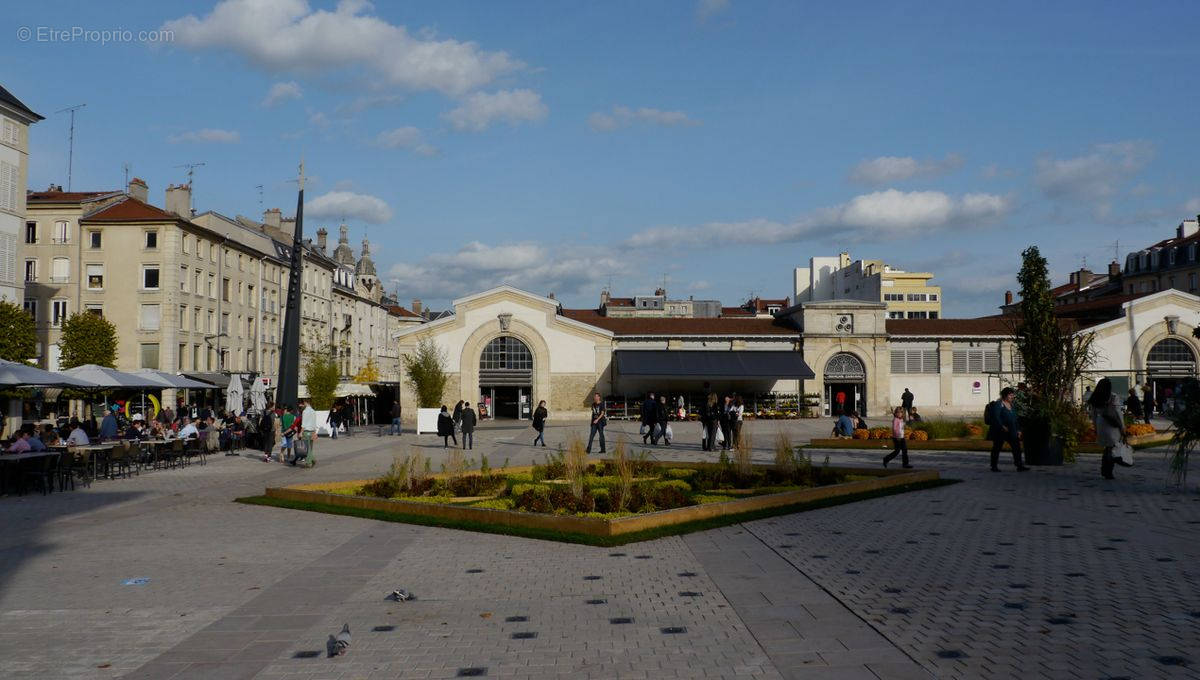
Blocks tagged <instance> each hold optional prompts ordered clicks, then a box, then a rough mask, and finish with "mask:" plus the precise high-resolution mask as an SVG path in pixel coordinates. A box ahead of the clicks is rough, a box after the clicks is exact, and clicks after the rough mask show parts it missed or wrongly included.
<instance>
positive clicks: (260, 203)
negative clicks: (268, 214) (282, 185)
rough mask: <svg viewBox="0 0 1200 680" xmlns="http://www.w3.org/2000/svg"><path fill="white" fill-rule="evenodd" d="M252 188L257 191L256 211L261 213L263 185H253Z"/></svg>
mask: <svg viewBox="0 0 1200 680" xmlns="http://www.w3.org/2000/svg"><path fill="white" fill-rule="evenodd" d="M254 188H255V189H257V190H258V211H259V212H262V191H263V185H261V184H255V185H254Z"/></svg>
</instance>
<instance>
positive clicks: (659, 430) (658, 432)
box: [650, 423, 663, 439]
mask: <svg viewBox="0 0 1200 680" xmlns="http://www.w3.org/2000/svg"><path fill="white" fill-rule="evenodd" d="M662 435H663V426H662V423H655V425H654V434H652V435H650V436H652V437H654V438H655V439H658V438H659V437H661V436H662Z"/></svg>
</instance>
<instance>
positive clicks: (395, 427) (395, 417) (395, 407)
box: [392, 399, 404, 434]
mask: <svg viewBox="0 0 1200 680" xmlns="http://www.w3.org/2000/svg"><path fill="white" fill-rule="evenodd" d="M392 434H404V430H403V429H402V428H401V427H400V400H399V399H397V400H396V401H394V402H392Z"/></svg>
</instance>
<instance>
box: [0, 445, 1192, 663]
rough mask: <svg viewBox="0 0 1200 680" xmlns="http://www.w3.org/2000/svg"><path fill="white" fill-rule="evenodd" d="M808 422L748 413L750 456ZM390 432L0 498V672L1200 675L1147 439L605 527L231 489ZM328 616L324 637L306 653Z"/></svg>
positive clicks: (1183, 506) (281, 476)
mask: <svg viewBox="0 0 1200 680" xmlns="http://www.w3.org/2000/svg"><path fill="white" fill-rule="evenodd" d="M826 425H827V424H826V423H824V422H820V423H801V424H787V425H780V424H778V423H771V424H768V423H755V424H753V426H755V434H756V436H757V438H758V441H760V447H762V450H760V451H756V456H755V457H756V459H759V460H763V461H766V460H769V459H770V452H769V451H768V450H766V448H765V447H766V446H768V445H769V440H770V438H771V436H772V435H773V433H774V432H775V431H776V430H778V429H780V428H784V429H787V430H788V431H790V432H791V433H792V435H793V436H794V437H796V439H797V440H800V439H803V438H806V437H807V436H812V435H813V434H823V431H824V430H825V429H827V428H826ZM689 428H690V426H689V425H683V426H680V427H679V428H677V429H678V430H679V432H677V442H679V443H681V444H682V443H683V442H686V441H688V440H689V438H694V437H698V431H697V432H691V431H690V429H689ZM622 429H624V430H625V431H626V432H627V434H626V435H625V436H627V437H629V439H630V440H633V439H634V438H636V426H635V425H632V424H627V423H621V424H614V427H612V428H610V432H612V433H613V435H614V436H619V431H620V430H622ZM571 431H578V430H573V428H567V427H560V428H554V429H552V431H551V434H550V439H551V441H552V442H554V441H564V440H565V439H566V436H567V435H568V433H569V432H571ZM527 434H529V431H528V429H527V428H521V427H519V426H518V427H511V426H510V427H509V428H485V429H484V430H482V431H481V433H480V435H479V442H478V443H477V446H476V450H475V452H474V453H475V455H476V456H478V455H479V454H480V453H487V454H488V455H489V458H490V459H491V463H492V465H493V466H496V465H499V464H500V463H502V462H503V459H504V458H509V459H510V463H511V464H514V465H515V464H523V463H527V462H530V461H531V460H534V459H535V458H540V457H541V456H542V455H543V450H541V449H537V450H535V449H533V448H532V447H529V446H528V445H527V442H525V439H527V438H528V439H531V437H527V436H526V435H527ZM693 436H694V437H693ZM403 440H404V441H405V444H404V445H403V446H398V444H399V443H400V442H399V441H398V440H396V439H393V438H378V437H375V436H373V435H372V436H358V437H354V438H350V439H342V440H339V441H338V442H336V443H330V442H326V441H324V440H323V441H322V442H321V444H322V448H321V450H320V453H321V455H320V460H321V465H319V466H318V467H317V468H316V469H314V470H306V471H301V470H296V469H293V468H288V467H284V466H280V465H278V464H272V465H268V464H265V463H262V462H261V461H260V460H255V459H254V458H253V457H252V456H245V457H216V458H211V459H210V463H209V465H207V466H203V467H198V466H193V467H190V468H186V469H181V470H170V471H157V472H151V473H146V474H143V475H142V476H140V477H136V478H134V479H129V480H116V481H100V482H97V483H96V484H94V485H93V486H92V488H91V489H88V490H81V491H77V492H74V493H65V494H57V493H56V494H52V495H50V496H47V497H41V496H25V497H18V498H0V520H2V522H0V525H2V526H3V527H4V531H3V532H2V533H0V659H3V661H2V662H0V677H5V678H34V677H37V678H68V677H80V678H83V677H87V678H92V677H95V678H117V677H131V678H175V679H179V678H199V677H211V678H241V677H244V678H250V677H257V678H270V679H275V680H282V679H283V678H376V677H379V678H384V677H387V678H396V677H402V678H408V677H419V678H439V677H456V676H457V675H458V674H459V672H460V671H468V672H469V671H471V669H484V668H486V671H482V672H486V676H485V677H512V678H542V677H596V678H613V677H622V678H624V677H628V678H659V677H687V678H691V677H697V678H699V677H731V678H738V677H767V678H779V677H787V678H897V679H904V678H918V677H931V676H932V677H946V678H959V677H961V678H976V677H983V678H992V677H995V678H1000V677H1012V678H1039V677H1045V678H1117V677H1129V678H1160V677H1162V678H1168V677H1169V678H1191V677H1200V673H1198V670H1197V669H1198V668H1200V589H1197V588H1196V587H1195V585H1194V584H1195V581H1196V577H1197V575H1198V574H1197V566H1196V565H1197V564H1200V542H1198V541H1197V539H1198V538H1200V496H1198V495H1197V494H1195V493H1194V492H1193V493H1188V494H1180V493H1177V492H1173V491H1167V490H1166V489H1165V487H1164V476H1163V471H1164V469H1165V466H1164V464H1163V463H1162V461H1161V454H1143V455H1142V457H1141V460H1140V461H1139V467H1138V468H1135V469H1133V470H1125V469H1118V475H1119V479H1118V480H1117V481H1116V482H1108V483H1104V482H1102V480H1100V478H1099V474H1098V469H1097V468H1098V466H1099V463H1098V460H1097V459H1096V457H1094V456H1084V457H1083V460H1082V462H1081V463H1080V464H1079V465H1075V466H1066V467H1062V468H1051V469H1038V470H1035V471H1034V472H1031V473H1026V474H1021V475H1018V474H1016V473H1014V472H1011V468H1009V471H1006V472H1005V473H1003V474H998V475H997V474H991V473H988V472H987V471H986V461H985V460H984V457H983V456H981V455H975V454H953V453H936V454H933V453H930V454H922V453H915V454H914V462H915V463H916V464H917V465H930V466H934V467H937V468H938V469H940V470H942V472H943V476H947V477H953V478H958V479H963V480H964V483H961V484H957V485H953V486H948V487H943V488H939V489H935V490H929V491H923V492H919V493H914V494H907V495H901V496H893V497H887V498H881V499H876V500H872V501H867V502H862V503H857V504H853V505H845V506H838V507H834V508H827V509H824V510H818V511H812V512H808V513H802V514H797V515H790V516H784V517H778V518H773V519H767V520H760V521H756V522H750V523H746V524H743V525H738V526H733V527H727V528H724V529H719V530H714V531H709V532H703V533H700V534H693V535H691V536H687V537H677V538H668V539H661V540H657V541H651V542H646V543H641V544H635V545H630V546H625V547H622V548H616V549H607V548H591V547H585V546H573V545H565V544H557V543H548V542H543V541H533V540H527V539H519V538H512V537H503V536H492V535H484V534H472V533H464V532H458V531H451V530H442V529H432V528H425V527H413V526H407V525H400V524H389V523H381V522H372V521H366V520H360V519H355V518H348V517H336V516H330V515H321V514H314V513H296V512H290V511H284V510H279V509H275V508H263V507H251V506H244V505H239V504H234V503H231V502H230V501H231V500H232V499H233V498H235V497H237V496H241V495H249V494H253V493H260V492H261V490H262V488H263V487H264V486H269V485H279V484H287V483H294V482H297V481H321V480H326V479H346V478H354V477H368V476H371V475H374V474H377V473H378V472H379V471H380V470H382V469H383V468H384V467H386V465H387V464H388V462H389V461H390V459H391V457H392V456H393V455H394V454H396V453H402V452H403V451H404V450H405V447H407V446H409V445H411V444H412V442H413V437H412V436H411V434H410V435H405V437H404V438H403ZM419 446H420V447H421V450H422V452H424V453H426V454H427V455H430V456H431V457H433V458H434V460H435V466H436V464H437V463H438V462H439V461H440V460H441V456H442V453H441V449H440V442H439V441H435V440H434V438H433V437H423V438H421V440H420V444H419ZM697 448H698V447H697V446H695V445H694V444H692V445H687V446H677V447H673V448H672V449H669V450H668V449H655V450H653V453H654V455H656V456H657V457H660V458H678V459H693V460H694V459H699V458H700V457H701V454H700V452H699V451H698V450H697ZM824 455H825V454H824V453H823V452H816V453H815V454H814V457H815V458H816V459H817V462H818V463H819V462H820V459H821V458H823V457H824ZM829 455H830V456H831V458H832V460H833V462H858V463H862V464H871V465H874V464H877V456H876V455H875V454H870V455H867V454H853V453H851V454H846V453H839V452H830V454H829ZM474 570H482V571H474ZM589 577H599V578H589ZM131 578H148V579H149V581H148V582H147V583H145V584H144V585H122V581H123V580H125V579H131ZM396 587H403V588H408V589H411V590H412V591H413V592H415V593H417V595H418V597H419V599H418V600H416V601H414V602H406V603H392V602H388V601H385V600H384V599H383V597H384V595H385V594H386V593H388V592H390V591H391V590H392V589H393V588H396ZM592 601H603V602H599V603H596V604H589V602H592ZM624 619H629V621H628V622H623V620H624ZM343 622H348V623H350V625H351V627H352V629H353V631H354V643H353V645H352V647H351V650H350V653H349V654H347V655H346V656H345V657H340V658H336V659H332V660H331V659H326V658H325V656H324V645H325V641H326V638H327V637H328V635H329V634H331V633H334V632H336V631H337V630H338V629H340V627H341V624H342V623H343ZM389 626H390V627H391V628H390V629H389V628H388V627H389ZM376 629H378V630H376ZM531 634H533V635H531ZM314 651H315V652H319V654H320V656H318V657H316V658H296V655H297V653H298V652H314ZM467 677H470V676H467Z"/></svg>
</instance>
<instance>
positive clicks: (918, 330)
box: [887, 316, 1012, 337]
mask: <svg viewBox="0 0 1200 680" xmlns="http://www.w3.org/2000/svg"><path fill="white" fill-rule="evenodd" d="M1009 323H1010V322H1009V320H1008V319H1006V318H1004V317H1000V316H985V317H981V318H978V319H888V320H887V332H888V334H889V335H921V336H934V337H948V336H956V335H958V336H963V335H1012V327H1011V326H1010V325H1009Z"/></svg>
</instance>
